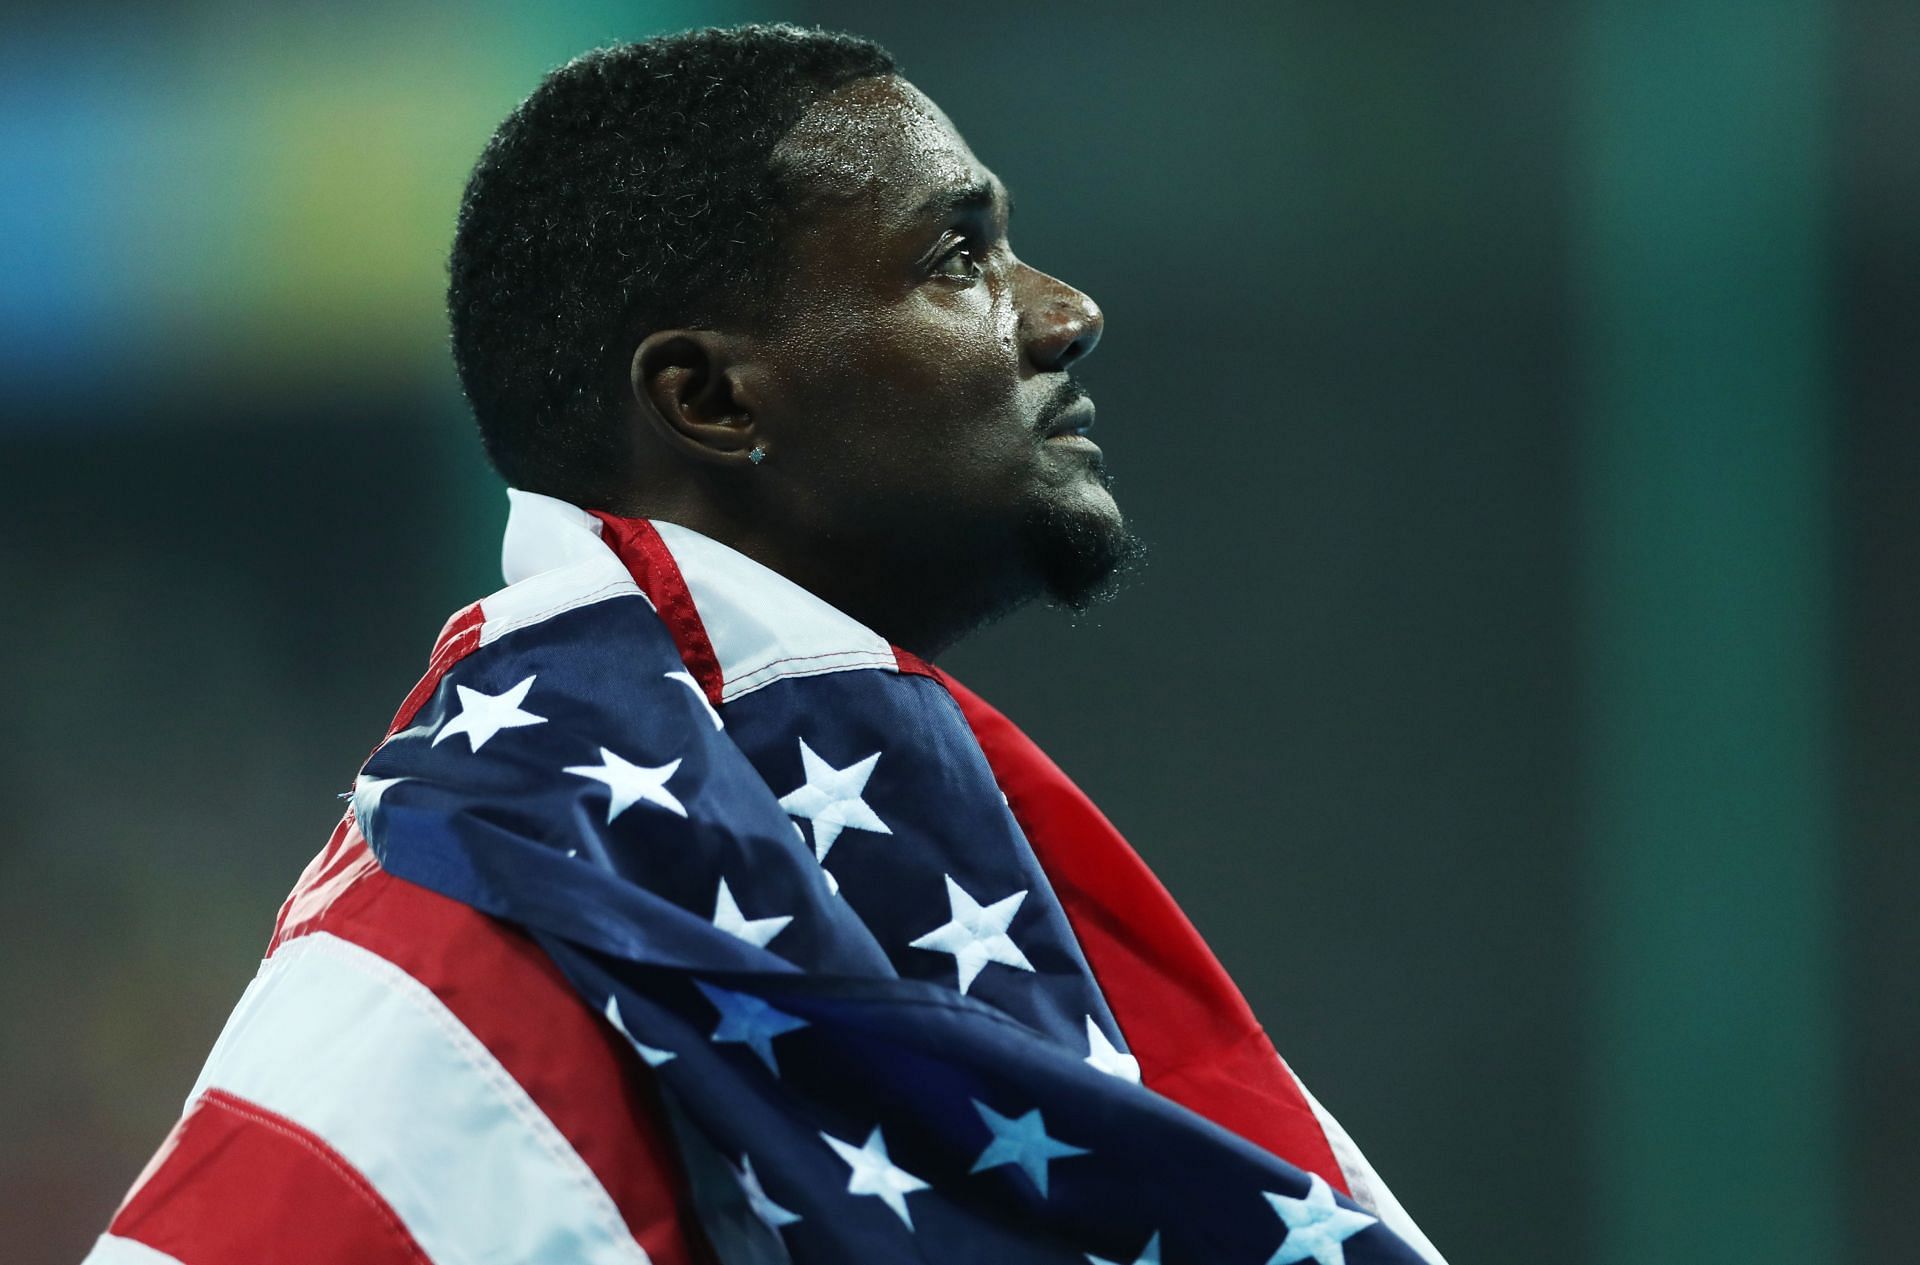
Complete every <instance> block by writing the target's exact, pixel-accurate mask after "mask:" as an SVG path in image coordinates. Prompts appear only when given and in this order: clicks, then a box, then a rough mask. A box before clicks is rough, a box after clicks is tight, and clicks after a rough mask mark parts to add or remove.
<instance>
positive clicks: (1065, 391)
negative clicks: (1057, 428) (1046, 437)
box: [1034, 378, 1093, 432]
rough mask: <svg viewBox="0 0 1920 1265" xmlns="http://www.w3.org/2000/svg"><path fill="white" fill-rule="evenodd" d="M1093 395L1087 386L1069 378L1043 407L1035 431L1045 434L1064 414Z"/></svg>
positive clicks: (1057, 388)
mask: <svg viewBox="0 0 1920 1265" xmlns="http://www.w3.org/2000/svg"><path fill="white" fill-rule="evenodd" d="M1092 394H1093V393H1092V392H1091V391H1089V390H1087V388H1086V386H1085V385H1084V384H1083V383H1082V382H1081V381H1080V380H1079V379H1078V378H1068V379H1067V380H1066V381H1064V382H1062V383H1061V384H1060V385H1059V386H1058V387H1056V388H1054V392H1053V395H1052V396H1051V397H1049V398H1048V400H1047V402H1046V404H1045V405H1043V406H1042V407H1041V409H1040V417H1039V419H1038V421H1037V422H1036V423H1035V425H1034V429H1035V430H1038V431H1041V432H1045V431H1046V429H1047V428H1048V427H1050V426H1052V425H1053V423H1054V421H1055V419H1057V418H1058V417H1059V416H1060V415H1061V414H1062V413H1064V412H1066V411H1067V410H1068V409H1070V408H1072V407H1073V406H1074V405H1076V404H1078V403H1080V401H1082V400H1084V399H1087V398H1089V397H1090V396H1091V395H1092Z"/></svg>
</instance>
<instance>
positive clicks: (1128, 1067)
mask: <svg viewBox="0 0 1920 1265" xmlns="http://www.w3.org/2000/svg"><path fill="white" fill-rule="evenodd" d="M1083 1061H1084V1062H1086V1063H1087V1064H1089V1065H1090V1066H1091V1067H1092V1068H1093V1070H1094V1071H1096V1072H1105V1073H1106V1074H1107V1075H1109V1076H1118V1077H1119V1078H1120V1079H1121V1080H1123V1081H1132V1082H1133V1083H1134V1084H1136V1085H1138V1084H1139V1083H1140V1060H1139V1059H1137V1058H1135V1057H1133V1055H1131V1054H1127V1053H1125V1052H1124V1051H1122V1050H1121V1049H1119V1047H1117V1046H1115V1045H1114V1043H1113V1042H1111V1041H1109V1040H1107V1034H1106V1033H1104V1032H1102V1031H1100V1025H1099V1024H1097V1023H1095V1022H1094V1021H1093V1016H1092V1015H1088V1016H1087V1057H1086V1058H1085V1059H1084V1060H1083Z"/></svg>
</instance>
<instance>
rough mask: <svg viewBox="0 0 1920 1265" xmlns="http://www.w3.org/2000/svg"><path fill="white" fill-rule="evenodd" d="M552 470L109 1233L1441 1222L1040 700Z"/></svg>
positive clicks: (831, 1235)
mask: <svg viewBox="0 0 1920 1265" xmlns="http://www.w3.org/2000/svg"><path fill="white" fill-rule="evenodd" d="M512 496H513V512H512V515H511V518H510V521H509V526H508V534H507V543H506V548H505V566H506V572H507V579H508V581H509V584H508V587H507V588H505V589H504V590H502V591H501V592H499V593H497V594H495V595H493V596H492V597H489V598H487V599H485V600H483V601H481V602H477V603H475V604H474V605H472V606H470V607H468V608H467V609H465V610H463V611H461V612H460V613H458V614H457V615H455V616H454V618H453V619H452V620H450V621H449V622H448V625H447V627H446V629H445V630H444V631H443V632H442V634H441V636H440V638H439V641H438V643H437V645H436V647H435V650H434V654H433V657H432V660H431V661H430V666H429V669H428V672H427V674H426V676H425V677H424V678H423V679H422V680H421V682H420V684H419V685H418V686H416V687H415V689H414V690H413V692H412V693H411V694H410V695H409V696H408V698H407V699H406V700H405V702H404V703H403V704H402V706H401V708H400V712H399V715H398V716H397V717H396V718H395V720H394V723H393V726H392V728H391V730H390V731H389V734H388V736H387V738H386V739H385V740H384V741H383V742H382V743H381V745H380V746H379V747H378V748H377V749H376V750H375V752H374V754H373V755H372V757H371V758H370V759H369V760H368V761H367V763H366V765H365V767H364V768H363V769H362V771H361V772H360V774H359V776H358V778H357V779H356V780H355V783H354V788H353V791H352V792H351V804H350V807H349V810H348V812H347V815H346V817H345V818H344V819H343V821H342V822H341V824H340V826H339V828H338V829H337V830H336V831H335V833H334V835H333V837H332V839H331V840H329V842H328V844H327V847H326V849H325V850H324V851H323V852H322V853H321V854H320V856H319V857H317V858H316V859H315V860H314V862H313V863H312V864H311V865H310V866H309V867H308V869H307V872H306V873H305V874H304V875H303V876H302V878H301V880H300V882H299V884H298V885H297V886H296V888H295V890H294V892H293V894H292V895H291V896H290V897H289V898H288V900H287V903H286V905H285V906H284V907H283V908H282V910H281V913H280V917H279V920H278V922H277V924H276V926H275V930H274V935H273V938H272V941H271V943H270V945H269V950H268V954H267V957H266V960H265V961H264V963H263V964H262V966H261V969H260V972H259V974H258V976H257V977H256V979H255V980H254V982H253V984H252V985H251V986H250V987H249V988H248V990H247V992H246V994H245V996H244V997H243V998H242V1000H241V1002H240V1004H239V1006H238V1008H237V1009H236V1010H235V1012H234V1014H233V1017H232V1018H231V1019H230V1020H229V1022H228V1025H227V1028H226V1030H225V1032H224V1033H223V1034H222V1035H221V1037H220V1039H219V1041H218V1043H217V1044H216V1045H215V1047H214V1050H213V1053H212V1055H211V1056H210V1058H209V1059H208V1062H207V1065H206V1068H205V1070H204V1071H203V1072H202V1074H201V1076H200V1080H199V1082H198V1083H197V1084H196V1085H195V1086H194V1088H193V1091H192V1093H191V1095H190V1096H189V1098H188V1102H187V1108H186V1112H185V1114H184V1115H183V1117H182V1119H181V1121H180V1122H179V1124H178V1125H176V1127H175V1128H174V1130H173V1132H172V1133H171V1134H170V1135H169V1137H168V1138H167V1140H166V1142H165V1143H164V1144H163V1145H162V1147H161V1150H160V1152H159V1154H157V1155H156V1156H155V1158H154V1160H153V1162H152V1163H150V1164H149V1165H148V1168H147V1171H146V1172H145V1173H143V1174H142V1175H141V1177H140V1179H139V1181H138V1182H136V1184H135V1186H134V1189H133V1190H132V1192H131V1193H130V1194H129V1195H128V1197H127V1200H126V1202H125V1203H124V1204H123V1205H122V1206H121V1208H120V1210H119V1212H118V1213H117V1215H116V1216H115V1218H114V1220H113V1222H112V1224H111V1226H110V1228H109V1231H108V1233H107V1234H106V1235H104V1236H103V1237H102V1238H101V1239H100V1240H99V1242H98V1243H97V1244H96V1246H95V1248H94V1252H93V1255H92V1256H90V1257H89V1258H88V1259H89V1260H90V1261H99V1262H114V1263H119V1262H141V1263H143V1265H165V1262H168V1261H178V1262H182V1263H183V1265H203V1263H204V1265H227V1263H228V1262H240V1261H247V1262H255V1261H263V1260H274V1261H288V1262H305V1261H316V1262H317V1261H356V1262H359V1261H366V1262H384V1261H395V1262H401V1261H405V1262H416V1263H417V1262H422V1261H431V1262H436V1263H439V1265H452V1263H453V1262H463V1261H474V1262H479V1261H488V1262H491V1261H503V1262H504V1261H555V1262H559V1261H568V1262H571V1261H593V1262H599V1261H606V1262H616V1261H617V1262H644V1261H649V1260H651V1261H655V1262H659V1263H660V1265H679V1263H681V1262H691V1261H701V1260H711V1259H716V1258H717V1259H719V1260H721V1261H724V1262H727V1263H728V1265H746V1263H757V1262H785V1261H798V1262H836V1263H845V1262H853V1261H895V1260H921V1261H926V1262H979V1261H993V1262H1006V1263H1009V1265H1025V1263H1028V1262H1032V1263H1034V1265H1039V1263H1041V1262H1049V1263H1072V1265H1083V1263H1085V1262H1088V1261H1092V1262H1096V1263H1099V1262H1114V1263H1121V1265H1149V1263H1155V1265H1157V1263H1164V1265H1179V1263H1183V1262H1207V1263H1208V1265H1236V1263H1239V1262H1245V1263H1246V1265H1288V1263H1289V1262H1300V1261H1313V1262H1317V1263H1318V1265H1375V1263H1384V1262H1421V1261H1424V1262H1429V1263H1438V1262H1440V1257H1439V1254H1438V1253H1437V1252H1435V1251H1434V1250H1433V1248H1432V1246H1431V1245H1430V1244H1429V1243H1428V1242H1427V1240H1426V1239H1425V1238H1424V1236H1422V1235H1421V1233H1420V1231H1419V1230H1418V1229H1417V1228H1416V1227H1415V1226H1414V1224H1413V1222H1412V1221H1411V1220H1410V1219H1409V1218H1408V1217H1407V1215H1406V1213H1405V1212H1404V1211H1403V1210H1402V1209H1401V1208H1400V1206H1399V1204H1398V1203H1397V1202H1396V1201H1395V1200H1394V1199H1393V1197H1392V1195H1391V1194H1390V1193H1389V1192H1388V1191H1387V1190H1386V1187H1385V1186H1384V1185H1383V1184H1382V1183H1381V1182H1380V1179H1379V1177H1378V1176H1377V1175H1376V1174H1375V1173H1374V1172H1373V1171H1372V1169H1371V1168H1370V1167H1369V1166H1368V1165H1367V1163H1366V1161H1365V1160H1364V1158H1362V1157H1361V1155H1360V1153H1359V1151H1358V1149H1357V1148H1356V1147H1355V1146H1354V1145H1353V1143H1352V1141H1351V1139H1349V1138H1348V1137H1347V1135H1346V1134H1345V1133H1344V1131H1342V1130H1341V1129H1340V1127H1339V1125H1338V1124H1337V1123H1335V1122H1334V1121H1333V1119H1332V1117H1331V1116H1329V1115H1328V1114H1327V1113H1326V1112H1325V1111H1324V1109H1322V1108H1321V1107H1320V1105H1319V1104H1318V1103H1317V1102H1315V1101H1314V1100H1313V1098H1312V1096H1311V1095H1309V1094H1308V1093H1307V1092H1306V1090H1305V1089H1304V1087H1303V1086H1302V1085H1301V1084H1300V1083H1299V1081H1298V1080H1297V1079H1296V1078H1295V1077H1294V1076H1293V1074H1292V1072H1291V1071H1290V1070H1289V1069H1288V1068H1287V1066H1286V1065H1285V1063H1284V1062H1282V1061H1281V1059H1280V1058H1279V1056H1278V1055H1277V1054H1276V1053H1275V1052H1274V1050H1273V1047H1272V1045H1271V1044H1270V1043H1269V1042H1268V1041H1267V1038H1266V1037H1265V1035H1264V1033H1263V1032H1262V1031H1261V1029H1260V1027H1259V1025H1258V1024H1257V1023H1256V1022H1255V1020H1254V1018H1253V1016H1252V1014H1251V1013H1250V1012H1249V1011H1248V1009H1247V1007H1246V1004H1245V1002H1244V1001H1243V1000H1242V999H1241V997H1240V995H1239V993H1238V992H1237V991H1236V990H1235V989H1234V987H1233V985H1232V983H1231V981H1230V980H1228V978H1227V976H1226V975H1225V973H1224V971H1222V969H1221V968H1220V967H1219V965H1218V963H1217V962H1215V960H1214V959H1213V957H1212V955H1211V954H1210V953H1209V952H1208V951H1207V949H1206V947H1205V945H1204V944H1203V943H1202V941H1201V940H1200V938H1199V936H1198V935H1197V934H1196V933H1195V932H1194V931H1193V929H1192V927H1191V926H1190V925H1189V924H1188V923H1187V921H1186V920H1185V918H1184V917H1183V916H1182V915H1181V914H1180V912H1179V910H1178V908H1177V907H1176V906H1175V905H1174V903H1173V901H1172V899H1171V898H1170V897H1169V896H1168V895H1167V894H1166V892H1165V891H1164V890H1163V889H1162V888H1161V887H1160V885H1159V884H1158V883H1157V882H1156V881H1155V880H1154V879H1153V877H1152V875H1151V874H1150V873H1149V872H1148V871H1147V869H1146V868H1145V866H1144V865H1143V864H1142V863H1141V861H1140V860H1139V858H1138V857H1137V856H1136V855H1135V854H1134V853H1133V852H1132V851H1131V849H1129V848H1128V847H1127V845H1126V844H1125V842H1124V841H1123V840H1122V839H1121V838H1120V836H1119V835H1118V834H1117V833H1116V832H1115V831H1114V829H1113V827H1112V826H1111V825H1110V824H1108V823H1107V821H1106V819H1105V818H1104V817H1102V816H1101V815H1100V814H1099V812H1098V811H1097V810H1096V809H1094V807H1093V806H1092V804H1091V803H1089V802H1088V801H1087V800H1086V798H1085V797H1084V796H1083V795H1081V793H1080V792H1079V791H1078V790H1077V789H1076V788H1075V787H1074V786H1073V785H1072V783H1071V782H1069V781H1068V780H1067V779H1066V777H1065V776H1064V775H1063V774H1062V773H1061V772H1060V771H1059V770H1058V769H1057V768H1056V767H1055V766H1054V765H1053V764H1052V763H1051V762H1050V761H1048V760H1047V758H1046V757H1045V756H1044V755H1043V754H1041V753H1040V751H1039V750H1038V749H1037V748H1036V747H1034V746H1033V744H1032V743H1031V742H1029V741H1028V740H1027V739H1026V738H1025V737H1024V736H1023V735H1022V734H1020V733H1019V731H1018V730H1017V729H1015V728H1014V727H1013V726H1012V725H1011V724H1010V723H1009V722H1008V721H1006V720H1005V718H1003V717H1001V716H1000V715H999V714H998V713H996V712H994V711H993V709H992V708H990V707H988V706H987V705H986V704H985V703H983V702H982V701H980V700H979V699H978V698H976V697H975V696H973V695H972V694H971V693H969V692H968V691H967V690H966V689H965V688H964V687H962V686H960V685H959V684H958V683H957V682H955V681H953V680H952V679H951V678H949V677H947V676H945V675H944V674H942V673H940V672H938V671H937V670H935V669H933V668H931V667H929V666H928V665H926V664H924V663H921V662H919V661H918V660H916V659H914V658H913V657H912V656H911V655H908V654H906V653H905V652H903V651H899V650H897V649H896V648H894V647H893V646H891V645H889V644H888V643H887V642H886V641H885V640H884V639H883V638H880V637H878V636H877V635H876V634H874V633H872V632H871V631H869V630H868V629H866V628H864V627H862V626H861V625H859V624H858V623H856V622H854V621H853V620H851V619H849V618H848V617H846V616H845V615H843V614H841V613H840V612H838V611H836V610H834V609H833V608H832V607H830V606H828V605H826V604H825V603H823V602H821V601H820V600H819V599H817V598H815V597H813V596H811V595H810V594H808V593H806V592H805V591H804V590H801V589H799V588H798V587H796V586H794V585H793V584H791V583H789V582H788V581H786V580H784V579H783V578H781V577H780V576H778V575H776V574H774V573H772V572H770V571H768V570H766V569H765V568H762V567H760V566H759V565H758V564H756V563H753V562H752V561H750V560H749V559H747V558H745V557H743V556H742V555H740V554H738V553H736V552H734V551H733V550H731V549H728V548H727V547H725V546H723V545H721V544H719V543H717V542H715V541H712V540H709V539H707V538H705V537H703V536H700V535H698V534H696V533H694V532H691V531H688V530H686V529H684V528H680V527H677V526H674V525H672V524H668V523H654V522H647V521H644V520H630V519H617V518H611V517H607V516H602V515H594V514H589V513H586V512H584V511H581V510H579V509H577V508H575V507H573V506H570V505H567V504H565V503H563V502H560V501H555V500H551V499H549V498H546V497H540V496H534V495H530V494H526V493H518V492H516V493H513V494H512Z"/></svg>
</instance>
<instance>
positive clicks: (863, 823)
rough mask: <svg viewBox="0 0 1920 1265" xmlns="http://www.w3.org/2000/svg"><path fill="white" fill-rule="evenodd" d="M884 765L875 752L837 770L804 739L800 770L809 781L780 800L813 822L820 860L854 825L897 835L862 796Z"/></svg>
mask: <svg viewBox="0 0 1920 1265" xmlns="http://www.w3.org/2000/svg"><path fill="white" fill-rule="evenodd" d="M879 762H880V753H879V752H878V751H876V752H874V753H873V754H872V755H870V756H868V757H867V758H866V759H864V760H856V761H854V762H853V763H852V764H849V765H848V766H847V767H846V768H844V769H836V768H834V767H833V766H832V765H831V764H828V763H827V762H826V761H825V760H822V759H821V758H820V757H819V756H817V755H815V754H814V753H813V748H812V747H809V746H808V745H807V740H806V739H805V738H802V739H801V740H800V767H801V768H802V769H803V770H805V772H806V775H807V782H806V785H805V786H802V787H800V788H799V789H797V790H793V791H789V792H788V793H787V794H785V795H782V796H781V797H780V807H782V808H784V809H786V810H787V812H788V813H790V814H792V815H793V816H795V817H805V818H806V819H807V820H809V821H811V822H812V823H813V855H814V858H815V859H816V860H820V861H824V860H826V859H827V850H828V849H830V848H832V847H833V841H834V840H835V839H838V838H839V837H840V832H841V831H842V830H845V829H846V828H847V827H849V826H851V827H853V828H854V829H856V830H871V831H873V832H875V833H876V834H883V835H890V834H892V833H893V831H892V830H891V829H889V828H888V826H887V823H886V822H884V821H881V820H880V818H879V817H878V816H876V815H875V814H874V811H873V809H871V808H868V807H867V801H866V800H864V799H862V798H861V796H862V795H863V794H864V793H865V792H866V789H867V779H868V778H870V777H872V776H873V766H874V765H876V764H878V763H879Z"/></svg>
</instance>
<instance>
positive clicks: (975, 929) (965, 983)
mask: <svg viewBox="0 0 1920 1265" xmlns="http://www.w3.org/2000/svg"><path fill="white" fill-rule="evenodd" d="M946 879H947V906H948V908H949V909H951V910H952V912H953V917H952V919H951V920H949V921H948V922H947V923H945V924H944V925H942V926H938V927H935V928H934V929H933V930H932V931H929V932H927V934H926V935H924V936H921V937H920V938H919V939H918V940H915V941H913V942H912V946H913V947H914V948H916V949H931V950H933V951H934V952H935V953H951V954H953V963H954V966H955V967H957V968H958V969H959V972H960V991H961V992H963V993H964V992H966V991H967V989H968V988H970V987H972V985H973V981H974V978H975V977H976V976H978V975H979V974H980V972H981V970H982V969H984V968H985V967H986V965H987V963H989V962H999V963H1001V964H1002V965H1005V966H1012V967H1017V968H1019V969H1020V970H1022V971H1031V970H1032V969H1033V963H1031V962H1029V961H1027V955H1026V954H1024V953H1022V952H1020V946H1019V945H1017V944H1015V943H1014V942H1013V940H1012V938H1011V937H1009V936H1008V935H1007V924H1009V923H1011V922H1012V921H1013V915H1014V912H1015V911H1016V910H1018V909H1019V908H1020V902H1021V901H1023V900H1025V899H1026V898H1027V894H1026V893H1025V892H1015V893H1014V894H1013V895H1011V896H1008V897H1006V898H1005V899H1002V900H997V901H995V902H993V904H991V905H985V906H983V905H981V904H980V902H979V901H977V900H975V899H974V898H973V897H971V896H969V895H967V893H966V891H965V889H963V888H962V887H961V886H960V884H958V883H956V882H954V881H953V875H951V874H949V875H947V876H946Z"/></svg>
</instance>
